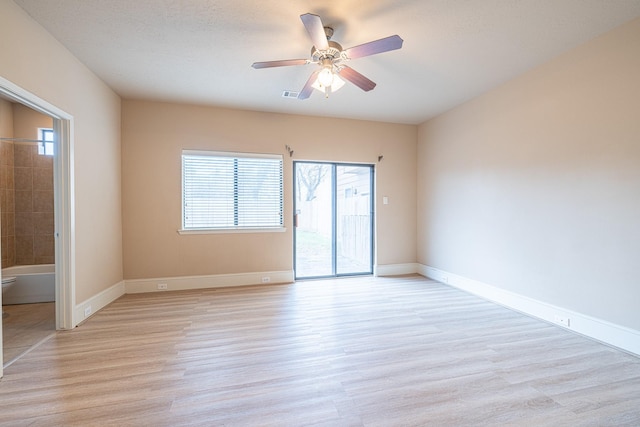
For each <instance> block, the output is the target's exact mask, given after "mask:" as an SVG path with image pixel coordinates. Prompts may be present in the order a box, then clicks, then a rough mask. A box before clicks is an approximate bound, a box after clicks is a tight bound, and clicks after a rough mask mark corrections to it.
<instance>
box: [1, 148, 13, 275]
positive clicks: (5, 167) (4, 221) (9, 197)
mask: <svg viewBox="0 0 640 427" xmlns="http://www.w3.org/2000/svg"><path fill="white" fill-rule="evenodd" d="M13 155H14V153H13V143H12V142H9V141H1V142H0V212H1V214H0V227H2V237H1V239H0V241H1V242H2V267H11V266H13V265H15V263H16V253H15V191H14V173H13V163H14V157H13Z"/></svg>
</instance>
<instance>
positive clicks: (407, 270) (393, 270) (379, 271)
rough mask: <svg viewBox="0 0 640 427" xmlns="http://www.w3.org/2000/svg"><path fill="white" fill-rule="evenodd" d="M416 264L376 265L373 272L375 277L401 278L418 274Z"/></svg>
mask: <svg viewBox="0 0 640 427" xmlns="http://www.w3.org/2000/svg"><path fill="white" fill-rule="evenodd" d="M418 266H419V264H417V263H415V262H414V263H406V264H382V265H376V266H375V270H374V275H375V276H401V275H403V274H416V273H417V272H418Z"/></svg>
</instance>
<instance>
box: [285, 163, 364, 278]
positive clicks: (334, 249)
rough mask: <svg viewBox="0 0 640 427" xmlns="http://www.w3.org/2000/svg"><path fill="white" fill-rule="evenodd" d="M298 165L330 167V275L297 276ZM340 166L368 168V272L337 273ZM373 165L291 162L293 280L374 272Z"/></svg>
mask: <svg viewBox="0 0 640 427" xmlns="http://www.w3.org/2000/svg"><path fill="white" fill-rule="evenodd" d="M298 164H316V165H329V166H331V174H330V176H331V274H330V275H321V276H303V277H299V276H298V270H297V258H298V257H297V250H298V237H297V235H298V224H297V222H298V220H297V218H298V214H297V211H298V197H297V194H298V191H299V188H298V173H297V171H298V169H297V166H298ZM341 166H346V167H349V166H353V167H366V168H369V170H370V173H369V189H370V195H369V219H370V224H369V240H370V244H369V270H368V271H363V272H355V273H338V251H337V231H338V227H337V200H338V197H337V187H338V182H337V169H338V167H341ZM374 183H375V165H373V164H369V163H342V162H325V161H315V160H308V161H306V160H295V161H294V162H293V218H294V227H293V228H294V230H293V270H294V278H295V279H296V280H298V279H300V280H311V279H323V278H332V277H349V276H367V275H372V274H373V272H374V257H375V234H374V233H375V197H374V195H375V187H374Z"/></svg>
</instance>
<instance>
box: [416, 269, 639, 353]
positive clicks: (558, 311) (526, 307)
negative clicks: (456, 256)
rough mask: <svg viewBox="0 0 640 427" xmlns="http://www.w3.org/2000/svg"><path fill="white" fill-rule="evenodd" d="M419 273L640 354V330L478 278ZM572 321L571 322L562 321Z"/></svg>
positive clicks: (440, 272)
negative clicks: (549, 302) (562, 321)
mask: <svg viewBox="0 0 640 427" xmlns="http://www.w3.org/2000/svg"><path fill="white" fill-rule="evenodd" d="M418 273H419V274H421V275H423V276H425V277H428V278H430V279H433V280H437V281H438V282H442V283H446V284H449V285H451V286H453V287H455V288H458V289H462V290H464V291H466V292H469V293H471V294H474V295H477V296H479V297H481V298H484V299H487V300H489V301H493V302H495V303H497V304H500V305H503V306H505V307H507V308H510V309H513V310H516V311H519V312H522V313H524V314H527V315H530V316H533V317H537V318H539V319H542V320H545V321H547V322H551V323H554V324H556V325H558V326H560V327H564V328H565V329H569V330H572V331H574V332H577V333H579V334H582V335H585V336H587V337H589V338H593V339H595V340H597V341H601V342H603V343H605V344H609V345H612V346H614V347H617V348H620V349H622V350H625V351H628V352H630V353H633V354H636V355H638V356H640V331H636V330H634V329H630V328H627V327H624V326H620V325H616V324H614V323H611V322H607V321H605V320H601V319H597V318H594V317H591V316H588V315H585V314H582V313H578V312H575V311H572V310H568V309H565V308H562V307H558V306H555V305H552V304H548V303H545V302H542V301H538V300H535V299H532V298H529V297H525V296H523V295H519V294H516V293H513V292H509V291H506V290H504V289H500V288H498V287H495V286H492V285H488V284H486V283H483V282H479V281H477V280H472V279H468V278H466V277H462V276H458V275H456V274H453V273H449V272H447V271H443V270H439V269H437V268H433V267H429V266H426V265H422V264H419V267H418ZM560 319H563V320H564V321H566V320H567V319H568V320H569V321H568V325H566V324H563V323H560Z"/></svg>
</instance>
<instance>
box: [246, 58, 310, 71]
mask: <svg viewBox="0 0 640 427" xmlns="http://www.w3.org/2000/svg"><path fill="white" fill-rule="evenodd" d="M308 63H309V61H308V60H306V59H283V60H281V61H266V62H254V63H253V64H251V66H252V67H253V68H255V69H260V68H272V67H286V66H289V65H306V64H308Z"/></svg>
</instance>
